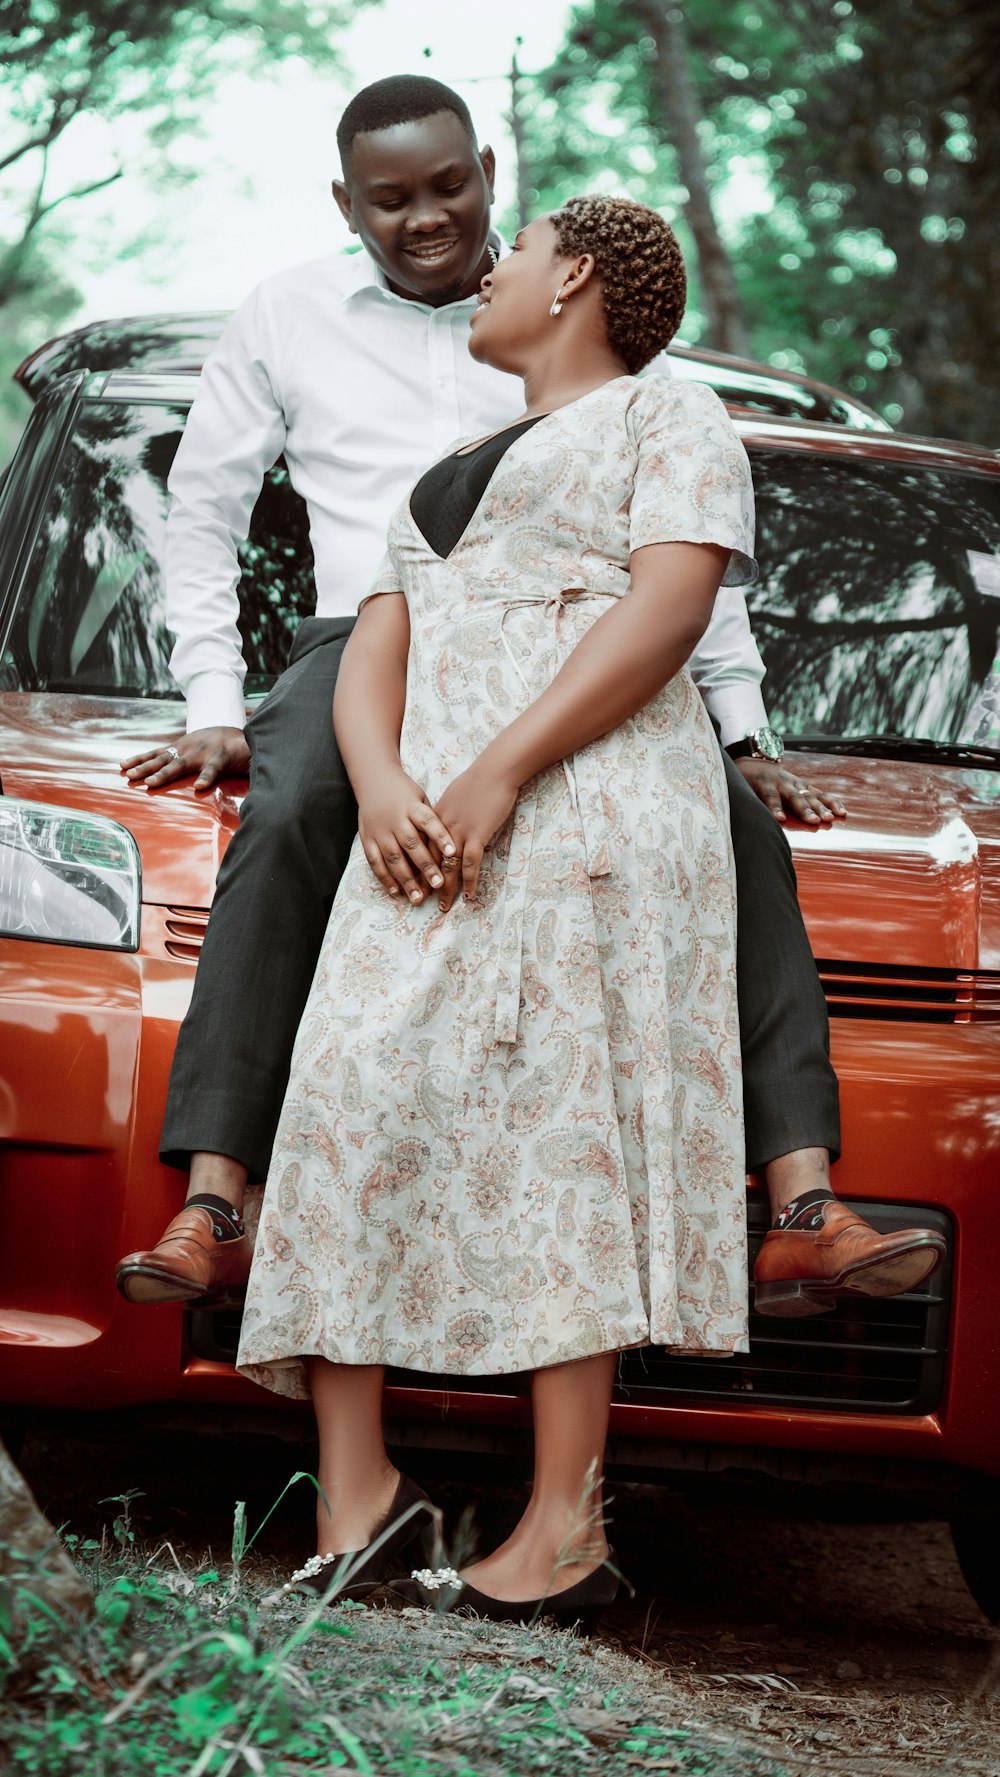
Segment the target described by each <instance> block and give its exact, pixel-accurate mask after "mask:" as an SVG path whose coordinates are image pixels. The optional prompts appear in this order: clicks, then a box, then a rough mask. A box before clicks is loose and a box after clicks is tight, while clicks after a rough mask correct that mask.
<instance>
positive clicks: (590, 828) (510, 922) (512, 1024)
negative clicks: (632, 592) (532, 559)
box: [494, 590, 615, 1043]
mask: <svg viewBox="0 0 1000 1777" xmlns="http://www.w3.org/2000/svg"><path fill="white" fill-rule="evenodd" d="M585 598H599V599H602V600H603V601H604V602H605V603H614V602H615V595H614V594H613V593H602V592H587V591H582V590H581V591H580V592H576V591H574V592H572V593H570V596H569V597H567V596H566V594H565V593H564V592H558V593H539V594H538V595H537V596H536V597H532V596H531V595H530V594H525V595H524V596H522V597H519V598H514V599H508V600H505V601H504V610H503V615H502V616H501V619H500V640H501V641H502V643H503V645H504V647H505V648H506V650H507V655H508V658H509V660H510V663H511V665H512V666H513V668H514V671H515V672H516V673H517V676H518V678H519V679H520V681H521V683H522V685H523V686H524V688H525V690H526V691H529V692H530V690H531V684H530V681H529V679H528V678H527V677H526V675H525V673H524V672H523V671H522V669H521V663H520V661H519V660H518V658H517V655H516V654H515V653H514V650H513V648H512V647H511V645H510V641H509V640H508V637H507V634H506V631H505V628H504V625H505V623H506V620H507V618H508V616H509V615H510V613H511V611H515V610H518V609H523V608H525V607H528V606H532V605H537V606H541V607H542V608H543V609H544V611H545V613H546V615H547V616H551V617H552V619H553V624H554V628H555V635H556V642H557V646H559V645H560V644H561V642H562V636H561V628H562V626H561V624H560V621H559V619H560V617H561V615H562V613H563V611H565V610H566V608H567V606H568V605H575V604H577V603H578V602H579V601H580V600H581V599H585ZM574 645H575V644H574ZM570 652H572V650H571V649H568V650H567V651H566V653H567V655H568V653H570ZM564 658H565V656H564ZM559 665H560V666H562V665H563V660H562V659H561V660H560V662H559ZM562 769H563V774H564V776H565V778H566V784H567V788H568V789H569V795H570V801H571V802H572V804H573V807H574V809H575V811H576V815H577V819H578V820H579V822H580V829H581V832H582V834H583V846H584V855H585V857H586V860H587V875H588V876H589V877H591V878H593V877H595V876H610V874H611V848H610V844H609V834H608V823H607V817H606V816H605V813H604V800H603V797H602V794H601V783H600V778H599V776H598V771H597V764H596V760H595V758H594V755H593V753H592V751H591V750H590V748H589V747H585V748H583V749H582V750H581V751H580V752H578V753H574V754H573V755H572V757H571V758H569V759H564V760H563V761H562ZM537 812H538V786H537V779H532V781H531V785H530V787H529V788H528V789H527V790H526V791H524V792H523V793H522V794H521V795H520V796H519V797H518V800H517V804H516V806H515V809H514V824H513V828H512V830H511V838H510V855H509V858H508V863H507V879H506V882H505V884H504V899H503V911H502V914H501V918H500V938H499V944H498V947H497V1009H496V1020H495V1024H494V1040H495V1041H496V1042H497V1043H514V1042H516V1041H517V1020H518V1016H519V1014H520V1009H521V964H522V958H523V951H524V914H525V908H526V906H527V899H528V872H529V867H530V864H531V851H532V846H533V844H534V838H535V818H536V815H537Z"/></svg>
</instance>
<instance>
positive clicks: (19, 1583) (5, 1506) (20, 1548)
mask: <svg viewBox="0 0 1000 1777" xmlns="http://www.w3.org/2000/svg"><path fill="white" fill-rule="evenodd" d="M0 1589H2V1591H3V1592H4V1593H6V1595H7V1599H8V1600H9V1621H10V1623H11V1625H12V1627H13V1630H14V1636H15V1640H16V1639H17V1636H18V1628H19V1621H20V1617H21V1614H22V1612H23V1611H24V1609H25V1607H26V1604H27V1600H28V1598H29V1596H34V1597H36V1598H40V1599H41V1600H42V1601H43V1603H45V1604H47V1605H48V1606H49V1607H50V1609H52V1610H57V1611H59V1612H60V1613H61V1614H63V1615H72V1616H84V1615H86V1614H87V1613H88V1612H89V1611H90V1608H91V1605H92V1603H93V1600H92V1598H91V1596H90V1593H89V1591H88V1590H87V1587H86V1586H85V1585H84V1583H83V1580H82V1579H81V1577H80V1575H79V1574H78V1572H77V1570H76V1568H75V1567H74V1565H73V1563H72V1561H71V1560H70V1558H69V1556H68V1555H67V1554H66V1551H65V1549H64V1548H63V1546H62V1544H61V1542H60V1541H59V1537H58V1535H57V1534H56V1532H55V1531H54V1530H53V1528H52V1526H51V1524H50V1523H49V1521H48V1519H47V1518H46V1517H45V1516H44V1514H43V1513H42V1512H41V1511H40V1510H39V1508H38V1506H37V1505H36V1504H35V1501H34V1499H33V1498H32V1496H31V1492H30V1490H29V1488H28V1484H27V1482H26V1481H25V1479H24V1476H23V1475H22V1474H21V1472H20V1470H19V1469H17V1468H15V1466H14V1464H13V1462H12V1461H11V1459H10V1457H9V1456H8V1454H7V1451H6V1450H5V1449H4V1446H3V1444H0ZM19 1597H20V1598H23V1600H24V1602H23V1603H21V1604H20V1607H19ZM27 1608H29V1609H30V1605H27Z"/></svg>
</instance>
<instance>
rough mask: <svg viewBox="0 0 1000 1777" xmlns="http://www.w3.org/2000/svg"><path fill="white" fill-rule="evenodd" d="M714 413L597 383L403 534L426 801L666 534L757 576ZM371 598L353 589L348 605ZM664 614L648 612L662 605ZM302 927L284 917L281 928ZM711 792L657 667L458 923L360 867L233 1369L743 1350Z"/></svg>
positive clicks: (393, 547)
mask: <svg viewBox="0 0 1000 1777" xmlns="http://www.w3.org/2000/svg"><path fill="white" fill-rule="evenodd" d="M753 525H754V519H753V492H752V485H751V481H750V472H749V467H748V464H747V460H746V456H745V453H744V451H743V448H742V446H741V445H740V443H739V441H738V439H737V437H736V435H735V432H734V431H733V428H732V426H731V424H730V421H729V419H728V416H727V414H726V412H725V409H724V408H723V406H722V404H721V402H720V401H719V400H718V398H717V397H716V396H715V395H714V394H713V393H712V392H711V391H710V390H709V389H707V388H705V387H702V386H699V385H697V384H690V383H683V382H680V381H677V382H674V381H671V380H667V379H665V378H659V377H649V378H645V379H637V378H634V377H621V378H618V379H616V380H615V381H613V382H610V383H607V384H605V385H603V386H602V387H601V388H599V389H596V390H594V391H592V392H591V393H590V394H588V395H586V396H585V397H583V398H582V399H581V400H579V401H577V402H574V403H573V404H572V405H571V406H568V407H564V408H562V409H560V410H558V411H556V412H554V413H552V414H550V415H548V416H547V417H545V418H543V419H542V420H540V421H539V422H538V423H537V424H536V425H534V426H533V427H532V428H531V429H529V430H527V431H524V432H522V433H521V434H520V435H519V436H517V437H515V438H514V439H513V441H512V442H511V444H510V446H509V447H508V449H507V451H506V453H505V454H504V456H503V458H502V460H501V461H500V463H499V465H498V467H497V469H496V471H495V472H494V474H493V477H492V479H491V480H490V482H489V484H488V486H487V488H486V491H485V493H484V495H483V497H482V499H481V500H480V503H479V506H478V508H477V509H476V511H475V512H474V514H473V515H472V518H471V520H470V522H469V524H468V526H467V528H466V530H465V531H464V533H463V534H462V536H461V537H460V539H459V541H458V542H457V544H456V545H455V547H454V548H453V549H452V551H451V553H450V555H449V556H448V557H447V559H442V558H441V557H440V556H438V555H435V554H434V552H433V550H432V549H431V548H430V545H429V544H428V543H427V542H426V541H425V539H424V537H423V536H422V534H421V532H420V531H419V530H418V528H417V526H416V524H415V522H414V520H413V518H412V516H411V512H410V505H409V501H406V502H404V504H403V505H402V506H401V507H400V508H399V510H398V511H397V512H396V514H395V515H394V517H393V519H392V522H391V525H390V530H389V539H388V540H389V550H388V554H387V556H386V559H385V563H384V566H383V569H382V570H381V572H380V574H379V577H378V579H377V580H376V583H375V587H374V589H373V591H374V594H376V595H377V594H381V593H393V592H395V593H398V592H402V593H404V594H405V597H406V599H407V601H408V605H409V611H410V625H411V646H410V656H409V665H408V689H407V701H406V711H405V716H404V721H403V731H402V738H401V745H400V752H401V757H402V761H403V764H404V766H405V769H406V770H407V771H408V772H409V773H410V774H411V775H412V776H413V777H414V778H416V780H417V781H418V782H419V783H421V784H422V785H423V786H424V788H425V790H426V793H427V795H428V797H429V798H430V800H431V801H432V802H433V801H435V800H436V799H437V798H438V797H439V796H440V795H441V793H442V792H443V791H444V789H445V787H446V786H447V784H448V783H449V782H451V780H452V779H453V778H454V777H455V776H456V775H457V774H458V773H459V772H461V771H462V770H463V769H464V768H465V767H466V766H468V765H469V764H470V763H471V762H472V760H473V759H474V758H475V757H476V756H477V755H478V754H479V753H480V752H481V750H482V748H483V747H484V746H485V745H486V743H487V742H488V741H489V740H490V739H491V738H492V737H493V736H494V735H495V734H497V733H498V732H499V731H500V730H501V729H503V728H504V727H506V725H507V724H508V723H509V722H510V721H511V720H512V719H513V718H514V717H515V716H516V715H517V714H518V713H519V712H520V711H521V710H523V709H524V708H525V707H526V706H527V705H528V704H529V703H530V702H531V701H533V700H534V699H535V698H536V697H537V696H538V695H539V693H540V692H541V691H542V690H543V689H544V687H545V686H546V685H547V684H548V683H549V682H550V681H551V679H552V677H553V676H554V674H555V673H556V672H557V671H558V669H559V667H560V665H561V664H562V663H563V662H564V661H565V660H566V658H567V656H568V655H569V653H570V652H571V650H572V649H573V647H574V646H575V644H576V643H577V641H579V639H580V638H581V636H583V634H584V633H585V632H586V630H587V629H588V627H589V626H590V625H591V624H592V623H594V622H595V621H596V620H597V619H598V618H599V617H600V616H601V614H602V613H603V612H605V611H607V610H609V609H610V608H611V606H612V604H613V602H614V600H615V599H619V598H625V597H627V595H628V591H629V571H628V569H629V555H630V552H631V551H632V550H634V549H638V548H640V547H642V546H643V545H645V544H649V543H656V542H664V541H688V542H695V543H715V544H718V545H721V546H723V547H725V548H727V549H729V550H730V551H731V555H730V561H729V565H728V568H727V573H726V582H727V583H728V584H740V583H743V582H746V581H748V580H749V579H751V578H752V576H753V572H754V565H753V560H752V555H753ZM369 596H371V595H369ZM663 596H664V598H669V596H670V594H669V587H668V586H665V587H664V592H663ZM291 916H293V914H292V915H291ZM735 934H736V908H735V886H734V876H733V864H732V855H731V849H730V841H729V825H728V804H727V798H726V784H725V776H724V772H723V767H722V761H721V758H720V754H719V749H718V746H717V743H716V740H715V736H714V734H713V732H712V728H711V724H710V722H709V719H708V716H707V714H706V712H705V709H704V706H703V704H702V701H701V698H700V697H699V695H698V693H697V691H696V690H695V687H694V685H693V683H692V681H691V679H690V677H689V676H688V673H687V671H686V670H685V671H681V672H679V673H678V674H677V675H676V676H675V678H673V679H672V680H671V681H670V683H669V684H668V685H667V686H666V687H665V688H664V690H663V691H661V692H660V693H659V694H658V696H656V697H655V698H654V699H653V700H652V702H651V703H649V704H648V705H647V706H646V707H645V708H643V709H642V710H640V711H639V712H638V714H637V715H636V716H634V717H633V718H632V719H631V720H629V721H627V722H625V723H623V724H622V726H621V727H620V728H617V729H615V730H614V731H613V732H611V733H610V734H606V735H604V736H603V737H602V738H601V739H599V740H597V741H595V742H593V743H592V744H591V745H589V746H586V747H584V748H582V749H581V750H580V751H579V752H578V753H575V754H574V755H573V756H572V757H571V758H569V759H567V760H566V761H565V762H564V763H562V764H558V765H554V766H552V767H551V768H550V769H548V770H546V771H543V772H541V773H540V774H539V775H538V776H537V777H536V778H534V779H532V780H531V781H530V782H529V783H527V784H525V785H524V787H523V789H522V791H521V793H520V795H519V797H518V800H517V803H516V806H515V808H514V811H513V813H512V815H511V818H510V819H509V821H508V822H507V823H506V825H505V826H504V827H503V828H502V829H501V830H500V832H499V833H498V834H497V835H496V837H495V840H494V842H493V844H492V846H491V847H489V848H488V850H487V853H486V856H485V858H484V860H483V867H482V872H481V877H480V885H479V890H478V893H477V896H476V898H475V900H474V901H473V902H471V903H465V902H463V901H462V900H461V899H460V900H459V902H458V903H456V905H455V906H454V907H453V908H452V910H451V911H450V912H449V913H448V914H446V915H442V914H441V912H440V910H439V908H438V904H437V898H436V897H435V896H431V897H429V898H428V900H427V901H425V902H424V904H423V905H421V906H416V907H415V906H413V905H412V904H411V903H408V902H406V901H402V902H401V901H400V900H396V899H392V898H390V897H389V896H388V895H387V894H386V893H385V891H384V890H383V889H382V888H381V887H380V886H379V884H378V882H377V881H376V879H375V877H374V876H373V875H372V873H371V871H370V869H369V866H368V863H367V861H366V859H365V857H364V854H363V852H362V850H361V846H360V842H356V844H355V847H354V850H353V853H352V855H351V858H350V862H349V864H348V867H347V871H346V873H345V876H344V879H343V882H342V884H341V887H340V890H339V892H338V895H337V898H336V901H335V903H334V907H333V911H332V914H331V918H330V924H329V928H328V931H327V935H326V939H325V942H324V946H323V950H322V955H321V958H320V962H319V966H318V969H317V973H316V977H315V981H314V983H313V987H312V991H311V994H310V998H309V1001H308V1004H307V1006H306V1010H305V1013H304V1015H303V1019H302V1024H301V1027H300V1030H299V1035H298V1041H297V1044H296V1048H295V1053H294V1058H293V1061H292V1069H291V1077H290V1081H289V1085H288V1091H287V1095H286V1098H285V1103H284V1109H283V1111H282V1115H281V1120H280V1124H279V1127H278V1132H277V1137H276V1141H275V1147H274V1158H273V1161H272V1165H271V1170H270V1173H269V1175H268V1180H267V1187H266V1191H265V1194H264V1202H263V1208H262V1213H261V1219H260V1226H259V1230H258V1235H257V1242H256V1248H255V1255H254V1263H253V1270H252V1274H251V1278H250V1287H249V1292H248V1295H247V1303H246V1312H245V1315H244V1319H243V1331H242V1338H241V1344H240V1351H239V1358H238V1365H239V1368H240V1369H241V1370H242V1371H243V1373H244V1374H246V1375H248V1376H251V1377H253V1379H254V1380H255V1381H257V1382H260V1383H262V1384H263V1385H264V1386H266V1387H268V1388H271V1389H274V1390H276V1391H277V1392H278V1393H280V1394H286V1395H292V1396H296V1397H301V1398H305V1397H306V1396H307V1394H308V1390H307V1387H306V1379H305V1370H304V1366H303V1363H302V1358H303V1357H304V1356H308V1355H320V1356H324V1357H327V1358H329V1359H332V1360H334V1361H340V1362H344V1363H351V1364H389V1365H397V1366H403V1367H405V1368H408V1369H414V1370H421V1371H430V1372H437V1373H442V1372H443V1373H465V1374H501V1373H505V1372H512V1371H521V1370H531V1369H535V1368H539V1367H542V1366H545V1365H549V1364H555V1363H562V1362H565V1361H567V1360H570V1359H576V1358H582V1357H587V1356H590V1355H592V1354H594V1353H597V1352H602V1351H609V1350H614V1349H618V1348H621V1347H625V1346H634V1345H643V1344H647V1343H651V1342H652V1343H655V1344H657V1345H660V1346H664V1347H666V1348H668V1349H670V1350H675V1351H687V1352H690V1351H705V1352H714V1353H720V1354H722V1353H728V1352H734V1351H744V1350H746V1348H747V1347H746V1331H747V1272H746V1232H745V1199H744V1152H743V1124H742V1098H741V1083H740V1053H739V1030H738V1023H737V1011H736V976H735Z"/></svg>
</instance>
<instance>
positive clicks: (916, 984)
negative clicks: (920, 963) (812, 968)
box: [816, 960, 1000, 1024]
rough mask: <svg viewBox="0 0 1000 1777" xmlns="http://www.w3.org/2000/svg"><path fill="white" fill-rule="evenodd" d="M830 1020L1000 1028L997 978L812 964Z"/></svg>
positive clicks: (987, 973) (993, 974)
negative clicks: (816, 971) (866, 1020)
mask: <svg viewBox="0 0 1000 1777" xmlns="http://www.w3.org/2000/svg"><path fill="white" fill-rule="evenodd" d="M816 967H817V968H818V970H819V975H820V980H821V981H822V983H823V992H824V993H825V994H826V1003H827V1008H828V1010H829V1013H830V1017H831V1018H879V1019H895V1020H908V1021H916V1022H918V1023H921V1024H996V1023H1000V972H997V971H994V970H991V969H966V970H962V969H921V968H917V967H913V968H908V967H906V966H905V965H893V964H886V965H885V966H884V967H883V966H881V965H879V964H877V963H849V962H827V961H822V960H818V961H817V963H816Z"/></svg>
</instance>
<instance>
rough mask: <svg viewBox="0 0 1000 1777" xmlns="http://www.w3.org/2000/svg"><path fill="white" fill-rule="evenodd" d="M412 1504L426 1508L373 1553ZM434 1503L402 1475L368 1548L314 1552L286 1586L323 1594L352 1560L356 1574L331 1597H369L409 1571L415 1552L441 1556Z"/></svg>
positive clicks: (428, 1556) (285, 1589) (334, 1599)
mask: <svg viewBox="0 0 1000 1777" xmlns="http://www.w3.org/2000/svg"><path fill="white" fill-rule="evenodd" d="M411 1506H417V1507H418V1508H420V1509H419V1510H417V1511H415V1512H413V1513H412V1515H411V1516H410V1517H409V1518H407V1520H406V1522H405V1524H401V1525H400V1526H399V1528H398V1530H394V1531H393V1532H392V1534H391V1535H390V1536H386V1537H385V1541H384V1542H383V1543H381V1544H380V1545H379V1547H378V1548H377V1549H375V1550H374V1551H373V1553H372V1554H371V1555H369V1554H367V1550H368V1549H370V1548H371V1546H372V1543H376V1542H378V1539H379V1537H380V1536H383V1535H384V1533H385V1532H386V1531H387V1530H388V1529H389V1526H390V1525H391V1524H393V1523H394V1522H395V1520H396V1519H397V1518H399V1517H401V1516H402V1514H403V1513H404V1512H406V1511H409V1509H410V1507H411ZM434 1509H435V1508H434V1506H433V1505H432V1504H431V1501H430V1500H429V1499H428V1497H427V1494H426V1493H425V1492H424V1490H423V1488H422V1487H418V1486H417V1484H416V1482H415V1481H411V1480H410V1478H409V1476H408V1475H400V1477H399V1486H398V1487H397V1488H396V1492H395V1494H394V1496H393V1501H392V1504H391V1506H390V1507H389V1510H388V1511H387V1512H386V1514H385V1517H384V1518H383V1519H382V1521H381V1523H380V1524H377V1525H376V1526H375V1529H374V1531H373V1532H372V1538H371V1542H369V1543H366V1545H365V1548H363V1549H350V1550H347V1551H345V1552H344V1553H343V1554H340V1555H335V1554H330V1555H310V1557H309V1560H308V1561H307V1562H306V1563H305V1565H304V1566H303V1567H300V1568H299V1569H298V1571H297V1572H296V1573H293V1574H292V1577H291V1579H290V1580H289V1581H288V1583H287V1585H285V1586H283V1587H282V1591H283V1592H312V1593H314V1594H315V1595H317V1596H319V1597H320V1598H322V1597H323V1596H324V1594H325V1593H326V1592H327V1590H328V1589H329V1586H330V1583H331V1581H332V1579H333V1576H334V1573H335V1571H336V1568H337V1564H338V1562H343V1563H344V1565H345V1567H346V1566H348V1564H349V1565H350V1578H349V1579H348V1580H347V1581H346V1582H345V1583H344V1584H343V1585H341V1586H339V1587H338V1589H337V1591H336V1592H335V1594H334V1596H333V1597H332V1598H331V1600H330V1602H331V1604H340V1603H341V1602H342V1601H343V1600H344V1599H347V1598H352V1599H355V1600H358V1599H364V1598H367V1597H369V1596H370V1594H371V1593H372V1592H374V1591H375V1590H376V1588H377V1587H378V1586H381V1585H384V1584H385V1582H386V1581H387V1580H390V1579H392V1578H393V1577H394V1576H396V1575H400V1574H403V1573H405V1571H406V1568H407V1567H408V1566H409V1563H410V1562H411V1561H412V1560H413V1558H414V1556H417V1555H419V1556H422V1557H423V1559H424V1560H425V1561H433V1560H434V1559H435V1555H438V1556H440V1549H439V1546H438V1539H437V1527H436V1524H435V1521H434V1517H433V1513H434Z"/></svg>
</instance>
